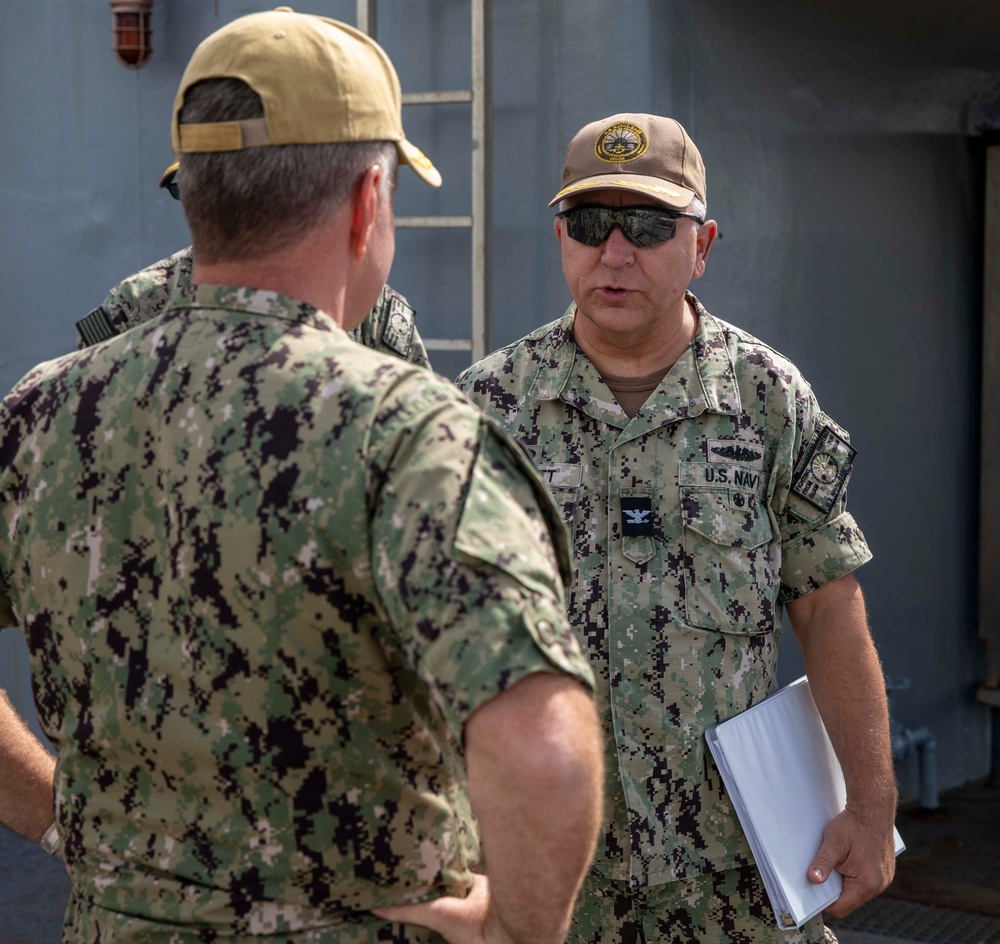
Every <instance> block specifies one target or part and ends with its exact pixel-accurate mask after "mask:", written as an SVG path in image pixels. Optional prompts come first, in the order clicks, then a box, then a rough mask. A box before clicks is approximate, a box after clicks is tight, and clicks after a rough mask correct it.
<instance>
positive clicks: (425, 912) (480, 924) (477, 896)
mask: <svg viewBox="0 0 1000 944" xmlns="http://www.w3.org/2000/svg"><path fill="white" fill-rule="evenodd" d="M474 881H475V884H474V885H473V886H472V891H470V892H469V894H468V896H467V897H465V898H451V897H447V896H446V897H443V898H435V899H434V900H433V901H423V902H421V903H420V904H418V905H398V906H396V907H393V908H376V909H375V911H374V912H373V913H374V914H376V915H378V917H380V918H385V920H386V921H397V922H399V923H400V924H418V925H420V926H421V927H423V928H430V929H431V930H432V931H437V933H438V934H440V935H441V936H442V937H443V938H444V939H445V940H446V941H448V944H508V942H509V941H510V940H511V938H510V936H509V935H508V934H506V932H505V931H504V930H503V928H502V927H501V926H500V925H499V922H496V921H494V920H493V919H492V918H488V916H489V915H490V883H489V879H487V878H486V877H485V876H483V875H477V876H475V879H474ZM487 925H489V927H487Z"/></svg>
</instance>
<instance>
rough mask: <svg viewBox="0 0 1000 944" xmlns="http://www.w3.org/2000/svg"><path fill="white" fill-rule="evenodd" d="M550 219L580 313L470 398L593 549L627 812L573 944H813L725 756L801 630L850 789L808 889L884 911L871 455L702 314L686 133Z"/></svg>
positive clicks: (603, 686)
mask: <svg viewBox="0 0 1000 944" xmlns="http://www.w3.org/2000/svg"><path fill="white" fill-rule="evenodd" d="M549 205H550V206H553V205H557V211H556V217H555V235H556V238H557V239H558V241H559V246H560V250H561V253H562V268H563V275H564V276H565V278H566V283H567V285H568V287H569V290H570V294H571V295H572V297H573V304H572V305H570V307H569V309H568V310H567V312H566V313H565V315H563V317H562V318H561V319H559V320H557V321H554V322H552V323H550V324H548V325H545V326H544V327H541V328H539V329H537V330H536V331H534V332H533V333H532V334H530V335H528V336H527V337H525V338H523V339H522V340H520V341H518V342H516V343H515V344H512V345H510V346H509V347H506V348H503V349H502V350H500V351H497V352H496V353H494V354H492V355H490V356H489V357H487V358H486V359H484V360H482V361H480V362H479V363H478V364H475V365H473V366H472V367H471V368H470V369H469V370H467V371H465V372H464V373H463V374H462V375H461V376H460V377H459V378H458V384H459V386H460V387H461V388H462V389H463V390H465V391H466V393H468V395H469V396H470V397H471V398H472V399H473V401H474V402H476V403H478V404H479V405H480V406H481V407H482V409H483V410H484V411H485V412H486V413H487V415H490V416H493V417H494V418H495V419H496V420H498V421H499V422H500V423H502V424H503V425H504V426H505V427H506V428H507V429H508V430H509V431H510V432H511V433H513V434H514V435H515V436H516V437H517V438H518V439H519V440H520V441H521V442H522V443H524V444H525V445H526V446H527V448H528V449H529V451H530V452H531V453H532V454H533V456H534V459H535V462H536V465H537V466H538V468H539V471H540V472H541V474H542V476H543V478H545V480H546V481H547V482H548V483H549V487H550V490H551V492H552V494H553V496H554V497H555V499H556V502H557V504H559V506H560V507H561V509H562V513H563V517H564V520H565V521H566V523H567V525H568V526H569V528H570V531H571V533H572V536H573V544H574V548H573V552H574V553H573V557H574V566H575V574H574V580H573V584H572V588H571V590H570V592H569V614H570V620H571V622H572V623H573V627H574V629H575V631H576V635H577V638H578V639H579V641H580V644H581V646H582V647H583V648H584V650H585V651H587V652H588V653H589V655H590V659H591V665H592V666H593V669H594V672H595V675H596V676H597V686H598V688H597V693H598V706H599V711H600V713H601V716H602V720H603V724H604V734H605V743H606V772H607V780H606V781H605V791H606V795H607V797H608V809H607V817H606V820H605V823H604V826H603V829H602V832H601V837H600V839H599V841H598V851H597V857H596V860H595V864H594V867H593V869H592V870H591V872H590V874H589V876H588V878H587V879H586V881H585V883H584V888H583V891H582V893H581V897H580V902H579V905H578V908H577V911H576V914H575V916H574V920H573V928H572V932H571V934H570V938H569V939H570V940H571V941H573V942H580V944H582V942H590V944H596V942H608V944H610V942H620V941H625V942H632V941H637V940H639V941H646V942H648V944H653V942H654V941H672V942H687V941H691V942H695V941H753V942H769V941H775V942H778V941H785V942H799V941H801V942H806V944H815V942H818V941H821V940H822V939H823V938H824V934H825V933H826V934H829V932H825V930H824V927H823V922H822V920H821V918H816V919H814V920H813V921H812V922H810V923H809V924H807V925H806V926H805V927H804V928H803V929H802V931H800V932H795V931H793V932H792V933H786V932H782V931H781V930H779V928H778V927H777V926H776V925H775V922H774V916H773V912H772V911H771V908H770V906H769V904H768V901H767V896H766V893H765V891H764V887H763V884H762V883H761V880H760V876H759V874H758V873H757V870H756V867H755V866H754V863H753V860H752V857H751V853H750V849H749V847H748V845H747V843H746V840H745V839H744V837H743V833H742V831H741V829H740V825H739V822H738V820H737V818H736V814H735V812H734V810H733V807H732V804H731V803H730V801H729V799H728V797H727V796H726V794H725V792H724V790H723V787H722V784H721V782H720V779H719V774H718V771H717V770H716V768H715V766H714V764H713V763H712V760H711V758H710V756H709V754H708V750H707V747H706V744H705V739H704V733H705V729H706V728H707V727H708V726H709V725H712V724H715V723H717V722H719V721H722V720H724V719H726V718H729V717H731V716H732V715H734V714H736V713H738V712H740V711H743V710H744V709H746V708H749V707H750V706H751V705H753V704H755V703H756V702H758V701H760V700H761V699H762V698H764V697H765V696H766V695H767V694H769V693H770V692H772V691H773V690H774V689H775V688H776V684H777V683H776V677H775V670H776V663H777V656H778V642H779V639H780V635H781V625H782V624H781V614H782V609H785V610H787V612H788V615H789V618H790V621H791V624H792V627H793V629H794V631H795V634H796V637H797V639H798V641H799V643H800V645H801V648H802V651H803V655H804V658H805V665H806V670H807V672H808V675H809V680H810V684H811V687H812V692H813V694H814V696H815V699H816V703H817V705H818V707H819V709H820V712H821V713H822V715H823V718H824V721H825V722H826V726H827V728H828V730H829V732H830V736H831V739H832V741H833V744H834V747H835V748H836V751H837V755H838V757H839V758H840V762H841V765H842V767H843V770H844V775H845V778H846V781H847V794H848V801H847V809H846V810H845V811H844V812H842V813H841V814H840V815H839V816H838V817H837V818H836V819H834V820H833V822H832V823H831V824H830V825H829V828H828V829H827V831H826V835H825V838H824V840H823V844H822V847H821V848H820V849H818V850H817V855H816V858H815V860H814V862H813V863H812V865H811V866H810V867H809V878H810V880H812V881H823V880H825V878H826V877H827V876H828V875H829V874H830V870H831V869H832V868H834V867H836V868H837V869H838V870H840V871H841V872H842V873H843V875H844V890H843V894H842V896H841V898H840V899H839V901H838V902H837V903H836V904H835V905H834V906H832V907H831V908H830V909H829V910H830V913H831V914H833V915H842V914H846V913H847V912H848V911H850V910H852V909H853V908H855V907H857V906H858V905H860V904H862V903H863V902H864V901H866V900H867V899H869V898H871V897H872V896H874V895H876V894H878V893H879V892H880V891H882V889H883V888H885V886H886V885H887V884H888V883H889V881H890V880H891V878H892V875H893V870H894V858H893V843H892V826H893V818H894V812H895V804H896V788H895V781H894V778H893V768H892V756H891V752H890V745H889V733H888V716H887V707H886V699H885V690H884V686H883V681H882V674H881V670H880V667H879V661H878V656H877V655H876V652H875V648H874V646H873V644H872V640H871V637H870V634H869V631H868V626H867V620H866V616H865V607H864V601H863V599H862V596H861V590H860V587H859V585H858V582H857V580H856V579H855V577H854V570H855V569H856V568H857V567H859V566H860V565H862V564H864V563H865V562H866V561H867V560H868V559H869V558H870V557H871V554H870V552H869V550H868V546H867V544H866V542H865V539H864V537H863V535H862V533H861V531H860V529H859V528H858V526H857V524H856V523H855V521H854V519H853V518H852V517H851V515H850V513H849V512H848V511H847V482H848V479H849V477H850V473H851V465H852V462H853V459H854V454H855V450H854V448H853V447H852V446H851V444H850V441H849V439H848V435H847V433H846V432H845V431H844V430H843V429H842V428H841V427H840V426H838V425H837V424H836V423H835V422H834V421H833V420H832V419H831V418H830V417H828V416H827V415H826V414H824V413H823V412H822V410H821V409H820V407H819V404H818V403H817V401H816V398H815V396H814V395H813V393H812V390H811V388H810V387H809V385H808V383H806V381H805V380H804V379H803V377H802V375H801V374H800V373H799V371H798V370H797V369H796V368H795V366H794V365H793V364H792V363H790V362H789V361H788V360H787V358H784V357H782V356H781V355H780V354H778V353H777V352H776V351H775V350H773V349H772V348H770V347H769V346H768V345H766V344H764V343H763V342H761V341H758V340H757V339H756V338H753V337H751V336H750V335H749V334H747V333H746V332H745V331H743V330H741V329H739V328H737V327H734V326H733V325H730V324H727V323H726V322H724V321H721V320H720V319H718V318H715V317H713V316H712V315H711V314H709V313H708V311H706V310H705V308H704V306H703V305H702V304H701V302H699V301H698V299H697V298H696V297H695V296H694V295H693V294H692V293H691V292H690V291H689V286H690V283H691V281H692V280H693V279H697V278H700V277H701V275H702V274H703V273H704V271H705V267H706V265H707V263H708V257H709V253H710V251H711V248H712V245H713V242H714V240H715V237H716V235H717V232H718V228H717V226H716V223H715V221H714V220H711V219H708V218H707V209H706V187H705V168H704V164H703V162H702V159H701V155H700V154H699V152H698V149H697V148H696V147H695V145H694V142H693V141H692V140H691V138H690V137H689V135H688V134H687V132H686V131H685V130H684V128H683V127H681V125H680V124H679V123H678V122H677V121H675V120H674V119H671V118H664V117H659V116H656V115H641V114H619V115H612V116H611V117H609V118H604V119H601V120H599V121H595V122H592V123H591V124H588V125H586V126H585V127H584V128H582V129H581V130H580V131H579V132H578V133H577V134H576V136H575V137H574V138H573V140H572V142H571V143H570V145H569V150H568V152H567V155H566V161H565V165H564V168H563V175H562V186H561V187H560V189H559V191H558V192H557V193H556V194H555V196H554V197H553V198H552V200H551V201H550V204H549Z"/></svg>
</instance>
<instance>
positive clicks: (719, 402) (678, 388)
mask: <svg viewBox="0 0 1000 944" xmlns="http://www.w3.org/2000/svg"><path fill="white" fill-rule="evenodd" d="M686 298H687V300H688V302H689V303H690V304H691V305H692V306H693V308H694V310H695V314H696V315H697V316H698V327H697V328H696V329H695V334H694V338H693V339H692V341H691V344H690V345H689V346H688V347H687V349H686V350H685V351H684V353H683V354H682V355H681V356H680V358H679V359H678V361H677V363H676V364H675V365H674V367H672V368H671V369H670V371H668V373H667V376H666V377H665V378H664V381H666V383H663V384H661V385H660V387H659V388H658V389H657V390H656V392H655V393H653V394H652V396H651V397H650V401H649V403H648V404H646V405H644V406H643V408H642V409H641V410H640V411H639V416H642V415H643V414H644V413H646V414H648V413H652V414H653V416H654V417H655V418H656V420H657V421H658V422H663V421H667V422H669V421H671V420H676V419H685V418H687V417H691V416H697V415H698V414H700V413H704V412H706V411H708V412H710V413H724V414H734V413H739V412H740V409H741V401H740V391H739V387H738V386H737V384H736V370H735V368H734V367H733V359H732V356H731V355H730V353H729V345H728V343H727V341H726V335H725V332H724V331H723V329H722V326H721V325H720V324H719V322H718V321H717V320H716V319H715V318H714V317H712V315H710V314H709V313H708V311H706V310H705V306H704V305H702V303H701V302H700V301H698V299H697V298H696V297H695V296H694V295H693V294H692V293H691V292H688V293H687V295H686ZM575 317H576V303H575V302H574V303H573V304H571V305H570V306H569V308H567V309H566V313H565V314H564V315H563V316H562V318H561V319H560V320H559V321H558V322H556V323H555V324H554V325H553V326H552V328H551V330H550V331H549V333H548V337H547V338H546V340H545V342H544V344H543V345H542V346H541V348H540V350H539V353H538V370H537V371H536V373H535V379H534V381H533V382H532V384H531V389H530V391H529V394H528V395H529V396H530V397H533V398H534V399H536V400H555V399H557V398H558V397H561V396H563V394H564V393H567V390H566V388H567V386H568V384H569V382H570V379H571V377H572V376H573V367H574V365H575V363H576V358H577V354H578V353H580V349H579V347H578V346H577V343H576V339H575V338H574V336H573V320H574V318H575ZM678 373H679V374H680V375H681V378H683V377H690V378H691V379H695V378H696V379H697V383H690V382H683V381H682V382H681V383H680V384H677V383H673V382H671V381H673V379H674V378H675V377H676V376H677V374H678ZM678 379H680V378H678ZM670 389H673V390H674V393H673V394H671V393H669V392H668V390H670ZM563 398H564V399H565V397H563ZM654 400H656V403H655V404H654V403H653V401H654ZM650 407H652V409H649V408H650ZM619 409H620V408H619ZM601 412H602V413H606V412H607V411H605V410H602V411H601ZM615 419H617V417H616V418H615ZM621 419H623V420H624V421H625V422H622V423H619V422H614V423H612V425H616V426H617V425H622V426H624V425H625V424H626V423H627V422H628V418H627V417H626V416H625V414H624V413H622V414H621ZM633 422H634V420H633Z"/></svg>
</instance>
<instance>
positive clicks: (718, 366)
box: [668, 292, 742, 415]
mask: <svg viewBox="0 0 1000 944" xmlns="http://www.w3.org/2000/svg"><path fill="white" fill-rule="evenodd" d="M686 298H687V300H688V302H689V303H690V304H691V305H692V306H693V307H694V311H695V314H696V315H697V316H698V327H697V329H696V330H695V333H694V338H693V339H692V341H691V344H690V346H689V347H688V350H687V351H686V352H685V355H690V356H691V357H693V359H694V367H695V369H696V370H697V372H698V377H699V379H700V380H701V390H700V391H699V390H693V389H689V390H688V395H689V397H690V410H691V415H694V413H702V412H705V411H706V410H707V411H708V412H710V413H727V414H733V413H739V412H740V411H741V410H742V402H741V399H740V388H739V386H738V385H737V383H736V368H735V366H734V365H733V357H732V354H731V353H730V351H729V342H728V338H727V337H726V333H725V331H724V330H723V327H722V325H721V324H720V323H719V322H718V321H717V320H716V319H715V318H713V317H712V316H711V315H710V314H709V313H708V312H707V311H706V310H705V306H704V305H702V303H701V302H700V301H698V299H697V298H695V297H694V295H692V294H691V293H690V292H688V293H687V295H686ZM668 376H669V374H668Z"/></svg>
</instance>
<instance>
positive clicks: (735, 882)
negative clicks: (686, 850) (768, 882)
mask: <svg viewBox="0 0 1000 944" xmlns="http://www.w3.org/2000/svg"><path fill="white" fill-rule="evenodd" d="M580 897H581V900H583V901H586V902H587V908H586V909H577V911H576V912H575V913H574V915H573V925H572V928H571V929H570V933H569V936H568V938H567V942H568V944H636V942H639V944H641V942H646V944H654V942H655V944H659V942H667V941H669V942H670V944H706V942H709V941H711V942H720V944H722V942H726V944H745V942H749V941H752V942H753V944H837V937H836V935H835V934H834V933H833V932H832V931H831V930H830V929H829V928H826V927H824V926H823V919H822V917H821V916H820V915H817V916H816V917H815V918H812V919H810V920H809V921H807V922H806V924H805V925H803V926H802V927H801V928H799V929H794V928H793V929H792V930H790V931H784V930H782V929H781V928H779V927H778V925H777V923H776V922H775V920H774V912H773V911H772V910H771V905H770V903H769V902H768V899H767V892H766V890H765V889H764V885H763V882H761V879H760V873H759V872H758V871H757V867H756V866H755V865H744V866H741V867H739V868H735V869H726V870H725V871H723V872H713V873H711V874H709V875H700V876H698V877H696V878H690V879H685V880H683V881H679V882H670V883H669V884H666V885H656V886H653V887H652V888H642V889H635V890H633V889H630V888H629V886H628V885H626V884H624V883H621V882H615V881H613V880H608V879H602V878H598V877H596V876H594V875H589V876H588V877H587V878H586V879H585V880H584V883H583V889H582V892H581V895H580Z"/></svg>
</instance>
